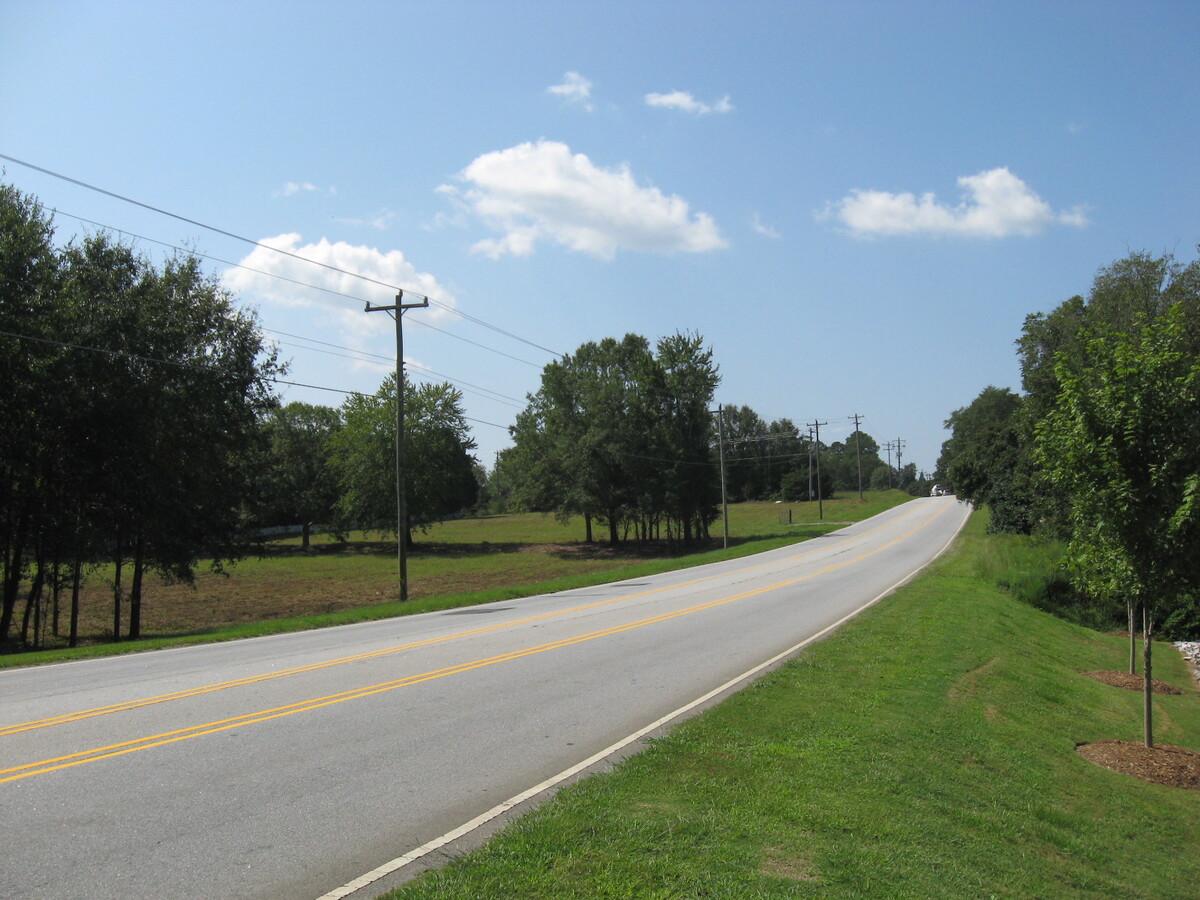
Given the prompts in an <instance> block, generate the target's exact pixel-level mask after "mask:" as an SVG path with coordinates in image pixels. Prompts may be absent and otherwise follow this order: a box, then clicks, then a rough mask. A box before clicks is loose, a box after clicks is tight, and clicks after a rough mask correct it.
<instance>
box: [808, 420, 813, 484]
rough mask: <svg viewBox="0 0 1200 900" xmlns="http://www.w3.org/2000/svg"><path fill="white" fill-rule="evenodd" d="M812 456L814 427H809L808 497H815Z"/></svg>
mask: <svg viewBox="0 0 1200 900" xmlns="http://www.w3.org/2000/svg"><path fill="white" fill-rule="evenodd" d="M812 456H813V435H812V429H811V428H810V429H808V499H809V500H810V501H811V500H812V498H813V493H812Z"/></svg>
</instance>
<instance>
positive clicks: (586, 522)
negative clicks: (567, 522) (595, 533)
mask: <svg viewBox="0 0 1200 900" xmlns="http://www.w3.org/2000/svg"><path fill="white" fill-rule="evenodd" d="M583 527H584V529H585V531H586V536H585V537H584V541H586V542H587V543H589V544H590V543H592V514H591V513H584V514H583Z"/></svg>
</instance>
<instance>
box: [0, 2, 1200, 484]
mask: <svg viewBox="0 0 1200 900" xmlns="http://www.w3.org/2000/svg"><path fill="white" fill-rule="evenodd" d="M0 85H2V86H3V87H2V89H0V153H2V154H5V155H7V156H10V157H14V158H16V159H19V160H24V161H26V162H29V163H33V164H35V165H37V166H41V167H43V168H45V169H49V170H52V171H54V172H58V173H61V174H64V175H68V176H70V177H72V178H75V179H79V180H81V181H84V182H87V183H89V184H92V185H96V186H99V187H102V188H105V189H107V190H109V191H113V192H115V193H118V194H122V195H124V196H127V197H131V198H134V199H137V200H139V201H142V202H144V203H147V204H150V205H153V206H156V207H159V208H161V209H164V210H168V211H170V212H173V213H176V214H178V215H180V216H184V217H186V218H189V219H193V220H195V221H196V222H201V223H204V224H206V225H211V226H215V227H217V228H220V229H223V230H225V231H228V232H232V233H234V234H237V235H241V236H245V237H248V238H252V239H253V240H256V241H261V242H264V243H266V244H269V245H271V246H277V247H283V248H285V249H288V250H290V251H292V252H295V253H298V254H301V255H305V256H309V257H311V258H315V259H319V260H320V261H322V262H325V263H327V264H329V265H333V266H337V267H339V268H343V269H348V270H351V271H354V272H359V273H361V274H363V275H367V276H369V277H372V278H375V279H377V280H379V281H383V282H386V283H388V284H395V285H399V286H401V287H405V288H407V289H410V290H415V291H417V292H420V293H422V294H427V295H429V296H430V297H431V298H433V299H434V300H435V301H437V302H438V303H439V304H441V305H440V306H435V307H432V308H431V309H429V310H417V311H413V312H410V313H408V314H406V316H405V357H406V359H408V360H409V362H410V364H411V366H412V368H411V369H410V371H411V372H412V373H413V375H414V376H416V377H428V378H431V379H433V380H442V378H444V377H448V378H450V379H452V380H453V381H455V382H456V383H457V384H459V386H460V387H461V388H462V389H463V390H464V400H465V407H466V412H467V415H468V416H470V417H471V418H472V419H474V420H476V421H475V422H473V423H472V424H473V430H474V435H475V438H476V440H477V442H478V445H479V449H478V456H479V458H480V459H481V461H483V462H484V463H485V464H488V465H490V464H491V462H492V457H493V454H494V453H495V452H496V451H497V450H499V449H501V448H502V447H504V446H507V444H508V436H507V432H506V431H505V428H504V427H503V426H507V425H508V424H510V423H511V422H512V419H513V416H514V415H515V414H516V412H517V410H518V407H520V406H521V405H523V401H524V397H525V395H526V393H528V392H530V391H534V390H536V389H537V386H538V379H539V373H540V367H541V366H542V365H544V364H545V363H546V362H548V361H549V360H550V359H552V358H553V357H552V355H551V353H550V352H547V351H552V352H557V353H566V352H573V351H574V350H575V349H576V348H577V347H578V346H579V345H580V344H581V343H583V342H585V341H590V340H599V339H601V338H604V337H608V336H620V335H623V334H625V333H626V332H636V333H639V334H643V335H645V336H646V337H648V338H650V339H651V340H654V339H655V338H657V337H660V336H663V335H667V334H671V333H673V332H675V331H691V332H699V333H700V334H701V335H703V337H704V338H705V340H706V341H707V343H708V344H709V345H710V346H711V347H712V349H713V352H714V355H715V359H716V361H717V363H718V364H719V365H720V368H721V372H722V375H723V382H722V385H721V387H720V388H719V391H718V396H717V401H718V402H721V403H726V404H739V405H740V404H748V405H749V406H751V407H753V408H754V409H755V410H756V411H757V412H758V413H759V414H760V415H762V416H763V417H764V418H766V419H776V418H782V417H788V418H791V419H792V420H793V421H795V422H797V423H806V422H812V421H814V420H819V421H821V422H827V423H829V424H828V425H826V426H824V427H822V431H821V434H822V438H823V439H826V440H837V439H841V438H844V437H845V436H846V435H847V434H848V433H849V432H850V431H851V429H852V425H851V424H850V422H849V417H850V415H851V414H853V413H859V414H861V415H862V416H863V417H864V419H863V428H864V429H865V430H866V431H868V432H869V433H870V434H872V435H874V436H875V437H876V438H877V439H879V440H880V441H886V440H895V439H897V438H899V439H902V440H903V441H904V442H905V461H906V462H908V461H915V462H916V463H917V464H918V466H919V467H921V468H923V469H927V470H932V468H933V465H934V463H935V462H936V460H937V455H938V452H939V449H940V446H941V443H942V441H943V440H944V439H945V437H946V433H945V431H944V429H943V427H942V423H943V421H944V420H945V419H946V417H947V416H948V415H949V413H950V412H951V411H952V410H954V409H956V408H958V407H960V406H964V405H966V404H968V403H970V402H971V400H972V399H974V397H975V396H976V395H977V394H978V393H979V391H980V390H981V389H982V388H984V387H985V386H986V385H988V384H995V385H1000V386H1012V387H1019V372H1018V368H1017V363H1016V357H1015V354H1014V347H1013V341H1014V340H1015V339H1016V338H1017V337H1018V335H1019V332H1020V328H1021V324H1022V321H1023V320H1024V317H1025V316H1026V315H1027V314H1029V313H1033V312H1038V311H1045V310H1049V309H1051V308H1053V307H1054V306H1056V305H1058V304H1059V303H1061V302H1062V301H1063V300H1065V299H1067V298H1068V297H1070V296H1072V295H1073V294H1077V293H1086V292H1087V290H1088V288H1089V286H1090V284H1091V280H1092V278H1093V276H1094V274H1095V272H1096V270H1097V269H1098V268H1099V267H1100V266H1102V265H1105V264H1107V263H1109V262H1112V261H1113V260H1114V259H1117V258H1119V257H1121V256H1124V255H1125V254H1127V253H1128V252H1130V251H1133V250H1147V251H1150V252H1153V253H1162V252H1171V253H1175V254H1176V255H1177V257H1179V258H1180V259H1182V260H1185V261H1189V260H1191V259H1194V258H1195V255H1196V245H1197V242H1200V216H1198V213H1200V164H1198V159H1200V157H1198V156H1197V147H1200V94H1198V91H1197V86H1198V85H1200V4H1196V3H1191V2H1137V3H1106V2H1083V3H1067V2H1063V3H1054V2H1038V3H1012V2H1006V3H922V4H902V3H842V2H838V3H806V2H791V3H781V2H688V3H667V2H664V3H652V4H647V3H645V2H637V3H623V2H606V3H595V2H592V3H571V2H554V3H543V2H524V3H520V4H511V3H509V4H501V3H484V2H458V0H444V2H438V3H405V2H397V3H356V2H343V3H340V4H337V5H334V4H320V5H318V4H313V3H292V4H282V3H271V2H263V3H255V4H244V3H236V4H234V3H220V2H217V3H206V4H187V5H185V4H174V3H162V2H156V3H120V2H94V0H93V2H74V3H67V2H55V0H40V2H36V3H35V2H23V0H0ZM0 165H3V166H4V168H5V174H4V180H5V181H7V182H9V183H13V184H15V185H17V186H18V187H20V188H21V189H23V190H26V191H29V192H32V193H34V194H36V195H37V196H38V197H39V198H40V199H41V200H42V202H43V203H44V204H45V205H46V206H47V207H49V208H54V209H57V210H58V211H59V213H58V215H57V223H58V229H59V234H60V236H62V237H63V238H67V237H69V236H71V235H73V234H79V233H82V232H84V231H86V230H88V229H91V228H93V226H90V225H84V224H81V223H80V222H79V221H78V220H77V219H75V218H71V216H77V217H83V218H86V219H90V220H92V221H94V222H99V223H102V224H104V225H106V226H109V227H111V228H114V229H121V230H124V231H127V232H130V233H134V234H138V235H141V236H143V237H144V238H147V239H153V240H155V241H161V242H165V243H168V244H175V245H184V244H186V245H188V246H190V247H193V248H194V249H196V250H197V251H198V252H200V253H204V254H207V255H210V256H213V257H216V258H220V259H224V260H229V261H231V262H244V263H245V264H246V265H249V266H253V267H255V268H259V269H262V270H263V271H268V272H271V273H273V274H279V275H284V276H286V277H290V278H293V279H295V280H298V281H301V282H304V283H306V284H311V285H317V286H321V287H325V288H327V289H330V290H336V291H340V292H342V293H345V294H350V295H352V296H353V297H355V298H360V299H350V298H348V297H343V296H337V295H335V294H331V293H321V292H317V291H314V290H311V289H310V288H307V287H300V286H297V285H294V284H289V283H287V282H284V281H281V280H279V279H275V278H269V277H266V276H264V275H260V274H256V273H252V272H249V271H247V270H246V269H237V268H231V267H229V266H226V265H223V264H221V263H218V262H212V263H211V266H212V269H213V271H214V272H218V273H222V276H223V277H224V278H225V279H226V283H227V284H228V285H229V286H230V287H231V288H232V289H234V290H236V291H237V293H238V295H239V296H240V297H241V299H242V301H243V302H244V303H246V304H247V305H249V306H253V307H254V308H256V309H257V310H258V313H259V315H260V318H261V322H262V324H263V326H264V327H265V328H266V329H269V331H268V332H267V333H268V336H269V337H270V338H271V339H273V340H275V341H277V342H279V344H280V350H281V352H282V354H283V356H285V357H286V358H290V359H291V360H292V369H291V374H290V376H289V377H290V378H291V379H293V380H295V381H298V382H304V383H308V384H313V385H321V386H325V387H330V388H339V389H344V390H362V391H368V392H373V391H374V390H375V389H377V387H378V385H379V383H380V381H381V380H382V378H383V376H384V374H385V371H386V369H387V368H388V365H389V363H388V361H387V360H388V358H389V356H390V357H391V358H392V359H394V355H395V343H394V331H393V325H392V322H391V320H390V319H388V318H387V317H386V315H384V314H382V313H372V314H367V313H364V312H363V302H362V300H365V299H370V300H372V301H373V302H375V303H386V302H389V301H390V297H391V296H392V292H390V291H388V290H387V289H384V288H379V287H378V286H374V285H371V284H370V283H368V282H363V281H357V280H355V279H351V278H348V277H346V276H341V275H338V274H337V273H334V272H331V271H329V270H327V269H319V268H316V267H313V266H307V265H305V264H303V263H300V262H297V261H296V260H294V259H292V258H290V257H287V256H283V255H280V254H277V253H271V252H269V251H266V250H262V249H255V248H253V247H252V246H249V245H247V244H244V243H240V242H237V241H234V240H231V239H229V238H226V237H223V236H220V235H218V234H215V233H213V232H211V231H208V230H205V229H203V228H200V227H198V226H196V225H191V224H187V223H184V222H181V221H179V220H178V219H173V218H169V217H166V216H162V215H158V214H154V213H151V212H148V211H146V210H144V209H141V208H139V207H136V206H132V205H130V204H128V203H123V202H120V201H117V200H113V199H111V198H108V197H105V196H103V195H101V194H97V193H95V192H92V191H88V190H86V189H83V188H81V187H78V186H76V185H73V184H70V183H67V182H65V181H62V180H59V179H55V178H52V177H49V176H47V175H44V174H40V173H38V172H36V171H33V170H31V169H28V168H26V167H24V166H21V165H16V164H13V163H2V162H0ZM138 244H139V246H140V247H141V248H142V249H143V250H144V251H145V252H146V253H148V254H150V255H155V256H156V255H159V254H161V253H162V252H164V251H163V249H162V247H161V246H160V245H158V244H155V243H152V242H150V241H149V240H139V241H138ZM248 257H253V259H248ZM454 310H458V311H460V312H461V313H463V314H465V315H467V316H470V317H473V319H475V320H482V321H483V322H486V323H488V324H490V325H492V326H495V328H487V327H484V326H483V325H480V324H478V322H476V321H472V320H471V319H465V318H462V317H460V316H458V315H457V314H456V313H455V312H454ZM426 326H433V327H432V328H430V327H426ZM434 329H438V330H434ZM495 329H501V330H503V331H505V332H509V333H511V334H512V335H516V336H517V337H519V338H521V339H523V340H516V339H514V338H512V337H509V336H507V335H505V334H502V333H501V332H500V331H498V330H495ZM314 341H320V342H324V343H322V344H317V343H314ZM468 342H471V343H468ZM330 345H333V346H330ZM351 351H355V352H351ZM363 352H365V353H368V354H375V356H365V357H364V356H361V355H360V354H361V353H363ZM351 357H354V358H351ZM513 357H516V359H514V358H513ZM430 371H432V372H434V373H437V374H436V375H430V374H428V373H429V372H430ZM284 396H285V399H289V400H291V399H296V400H305V401H308V402H319V403H325V404H328V405H338V404H339V403H340V402H341V395H339V394H336V393H330V392H319V391H314V390H309V389H302V388H288V389H287V390H286V392H285V393H284ZM485 423H490V424H485ZM497 426H501V427H497Z"/></svg>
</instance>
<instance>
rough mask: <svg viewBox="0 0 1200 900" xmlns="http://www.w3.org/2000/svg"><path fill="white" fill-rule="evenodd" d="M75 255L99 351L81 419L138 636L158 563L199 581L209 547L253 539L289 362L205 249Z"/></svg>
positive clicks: (69, 295) (87, 248) (216, 558)
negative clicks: (216, 273)
mask: <svg viewBox="0 0 1200 900" xmlns="http://www.w3.org/2000/svg"><path fill="white" fill-rule="evenodd" d="M64 264H65V273H64V289H63V293H64V298H65V299H66V301H67V303H66V305H67V308H68V309H71V310H72V311H73V319H72V322H71V323H70V333H71V335H72V342H73V343H74V344H75V345H77V346H82V347H87V348H89V350H90V352H89V354H88V355H87V357H86V358H81V360H80V365H81V366H82V367H83V370H82V371H83V373H84V377H82V378H81V379H80V382H79V389H78V392H77V396H76V397H75V398H74V401H75V403H76V404H77V411H76V417H77V418H76V427H77V428H78V429H79V431H78V433H79V434H80V435H81V436H82V437H81V440H83V441H84V443H83V444H82V445H81V447H80V450H81V451H83V452H85V453H86V454H87V455H89V456H90V462H91V465H92V466H93V467H94V470H93V471H94V472H95V479H96V480H95V486H94V491H95V493H94V494H93V495H92V503H93V505H94V508H95V512H94V516H95V518H96V519H98V520H99V521H101V522H102V523H103V526H104V530H105V532H107V533H108V534H109V535H110V536H111V539H112V545H113V547H114V548H115V549H114V551H113V561H114V563H115V565H116V577H115V580H114V613H113V635H114V639H118V640H119V639H120V630H121V620H120V612H121V605H122V602H123V601H124V600H125V599H128V602H129V628H128V633H129V637H131V638H134V639H136V638H138V637H139V636H140V633H141V611H142V585H143V581H144V576H145V573H146V572H147V571H156V572H158V573H160V574H161V575H163V576H164V577H166V578H167V579H169V580H181V581H185V582H190V581H191V580H192V578H193V576H194V569H195V566H196V564H197V563H198V561H199V559H200V558H201V557H206V558H208V559H209V560H211V564H212V565H213V567H214V568H216V569H218V570H220V569H221V568H222V566H223V565H224V564H226V563H228V562H231V561H233V560H236V559H238V558H240V557H241V556H242V555H244V554H245V552H246V550H247V549H248V547H249V535H248V532H247V527H246V526H247V524H248V523H247V516H246V502H247V500H248V498H249V497H250V495H251V492H252V488H253V485H254V484H255V483H256V482H257V480H258V472H257V465H258V464H259V463H260V462H261V460H262V459H263V453H262V451H263V446H262V443H261V441H262V431H261V429H260V427H259V423H260V420H261V416H262V415H263V413H264V412H265V411H266V410H267V409H270V408H271V407H273V406H274V405H275V403H276V402H277V401H276V399H275V395H274V393H273V387H272V379H273V376H274V375H276V374H277V373H279V372H280V371H281V366H280V365H279V364H278V363H277V361H276V356H275V353H274V352H273V351H267V350H266V349H265V344H264V341H263V339H262V336H261V333H260V332H259V330H258V323H257V318H256V317H255V315H254V314H253V313H251V312H248V311H246V310H244V309H239V308H237V306H236V305H235V303H234V298H233V297H232V295H230V294H229V293H228V292H227V291H225V290H224V289H223V288H222V287H221V286H220V284H219V282H218V281H217V280H216V278H215V277H212V276H209V275H206V274H205V273H204V272H203V270H202V269H201V266H200V261H199V259H198V258H196V257H194V256H191V255H186V254H183V255H178V256H175V257H173V258H170V259H168V260H166V261H165V262H164V263H163V264H162V265H161V267H156V266H154V265H152V264H151V263H150V262H149V261H147V260H145V259H143V258H140V257H137V256H135V255H134V253H133V251H132V250H131V249H130V248H129V247H128V246H125V245H123V244H120V243H118V242H115V241H113V240H112V239H111V238H109V237H108V236H107V235H104V234H100V235H96V236H93V237H89V238H87V239H86V240H84V241H83V242H82V244H81V245H78V246H71V247H69V248H68V249H67V251H66V253H65V255H64ZM81 464H82V463H81ZM126 561H128V562H129V563H131V565H132V571H131V582H130V587H129V590H128V594H127V595H126V592H125V590H124V587H123V584H122V570H123V568H124V564H125V563H126Z"/></svg>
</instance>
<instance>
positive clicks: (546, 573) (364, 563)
mask: <svg viewBox="0 0 1200 900" xmlns="http://www.w3.org/2000/svg"><path fill="white" fill-rule="evenodd" d="M910 499H911V498H910V497H908V496H907V495H906V494H903V493H901V492H900V491H878V492H871V493H868V494H867V495H866V497H865V499H864V500H862V501H860V500H859V499H858V498H857V497H848V498H844V499H837V500H827V501H825V503H824V514H825V515H824V521H819V520H818V506H817V504H815V503H808V504H806V503H797V504H774V503H741V504H736V505H734V506H731V507H730V511H729V528H730V538H731V542H730V546H729V548H728V549H727V550H726V549H709V550H706V551H703V552H693V553H679V552H677V551H671V552H664V550H669V548H664V547H662V546H655V547H648V548H641V547H639V546H638V545H637V544H636V543H630V544H627V545H621V547H619V548H615V549H614V548H611V547H609V545H607V544H605V543H603V542H597V543H595V544H584V543H583V538H584V533H585V532H584V525H583V520H582V519H573V520H570V521H567V522H565V523H564V522H559V521H558V520H556V519H555V518H554V517H553V516H550V515H542V514H536V513H534V514H524V515H511V516H489V517H484V518H476V519H460V520H456V521H450V522H441V523H438V524H436V525H434V526H433V527H432V528H430V529H429V530H428V531H427V532H424V533H421V534H420V535H419V536H418V542H419V543H418V546H417V548H416V549H415V550H414V551H412V552H411V553H410V555H409V561H408V569H409V580H410V593H409V596H410V599H409V601H408V602H407V603H403V604H402V603H399V602H397V601H396V600H395V599H394V598H395V597H396V594H397V585H396V580H397V576H396V543H395V540H394V539H393V540H391V541H388V540H386V539H381V538H380V537H379V536H378V535H363V534H356V535H353V536H352V540H351V541H350V542H349V543H347V544H340V543H337V542H335V541H333V540H332V539H331V538H330V537H328V536H325V535H319V536H317V537H316V539H315V541H314V552H312V553H302V552H300V550H299V538H295V539H292V540H288V541H280V542H278V544H277V545H275V546H274V548H273V549H272V550H271V551H270V553H269V554H268V555H267V556H265V557H263V558H256V559H247V560H244V561H242V562H241V563H239V564H237V565H236V566H234V567H232V569H231V574H230V576H229V577H224V576H221V575H216V574H213V573H210V572H206V571H201V572H199V573H198V575H197V578H196V584H195V586H194V587H191V586H188V585H165V584H163V583H161V582H160V581H158V580H157V579H151V580H150V586H148V587H147V592H146V599H145V601H144V604H143V607H144V608H143V634H144V637H143V639H142V640H140V641H137V642H132V643H130V642H125V643H118V644H113V643H104V642H94V643H93V642H90V641H89V642H87V643H85V645H84V646H81V647H79V648H76V649H50V650H44V651H36V652H23V653H10V654H0V669H4V668H10V667H15V666H27V665H37V664H41V663H46V662H58V661H63V660H70V659H85V658H92V657H100V656H113V655H116V654H121V653H130V652H137V651H142V650H154V649H162V648H165V647H179V646H187V645H192V644H201V643H213V642H217V641H228V640H236V639H239V638H247V637H259V636H262V635H267V634H278V633H282V632H289V631H303V630H306V629H311V628H324V627H328V626H331V625H345V624H351V623H354V622H364V621H370V620H374V619H383V618H390V617H393V616H402V615H414V614H416V613H422V612H430V611H435V610H443V609H452V608H455V607H459V606H469V605H474V604H478V603H491V602H497V601H504V600H511V599H514V598H517V597H527V596H530V595H533V594H541V593H548V592H552V591H563V590H570V589H573V588H580V587H588V586H591V585H594V584H602V583H605V582H609V581H619V580H622V579H626V578H641V577H644V576H647V575H653V574H657V573H659V572H665V571H671V570H674V569H681V568H686V567H689V566H697V565H703V564H705V563H710V562H717V561H719V560H723V559H732V558H736V557H741V556H747V555H750V554H753V553H759V552H762V551H765V550H771V549H774V548H776V547H779V546H783V545H786V544H790V543H795V542H797V541H802V540H807V539H809V538H813V537H817V536H819V535H822V534H826V533H828V532H829V531H832V530H834V529H836V528H838V527H841V526H840V525H839V524H836V523H838V522H848V521H860V520H862V519H865V518H868V517H870V516H873V515H876V514H877V513H880V512H883V511H884V510H886V509H889V508H891V507H893V506H896V505H898V504H900V503H904V502H907V501H908V500H910ZM713 533H714V535H717V536H718V537H717V538H716V539H715V540H714V541H713V542H710V547H711V546H714V545H715V546H716V547H720V538H719V535H720V533H721V523H720V522H719V521H718V523H717V524H716V526H715V527H714V529H713ZM126 575H127V577H128V573H126ZM111 580H112V573H111V571H109V572H106V573H105V572H101V573H93V574H92V576H91V577H90V579H89V583H88V585H87V586H86V589H85V592H84V593H85V598H84V603H83V607H84V609H83V615H82V617H81V633H82V634H84V635H91V636H92V640H96V636H98V635H99V636H103V634H104V632H105V629H110V628H111V624H110V623H111V618H112V599H111V587H110V583H111ZM125 615H126V616H127V615H128V612H127V611H126V613H125ZM63 618H64V623H63V625H62V627H63V628H65V613H64V614H63ZM108 633H109V634H110V635H111V631H109V632H108ZM63 643H65V641H63Z"/></svg>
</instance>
